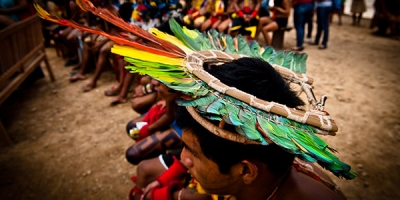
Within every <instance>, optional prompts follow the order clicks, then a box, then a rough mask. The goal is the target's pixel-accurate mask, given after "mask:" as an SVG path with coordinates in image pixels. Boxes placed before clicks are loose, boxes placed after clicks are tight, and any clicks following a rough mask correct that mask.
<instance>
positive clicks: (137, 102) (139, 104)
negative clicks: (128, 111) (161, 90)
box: [131, 86, 161, 114]
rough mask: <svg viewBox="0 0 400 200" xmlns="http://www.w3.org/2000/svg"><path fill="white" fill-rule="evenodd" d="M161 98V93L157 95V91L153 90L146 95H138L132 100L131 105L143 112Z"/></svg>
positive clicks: (136, 110)
mask: <svg viewBox="0 0 400 200" xmlns="http://www.w3.org/2000/svg"><path fill="white" fill-rule="evenodd" d="M142 87H143V86H142ZM160 99H161V97H160V95H157V93H156V92H153V93H150V94H146V95H144V96H137V97H135V98H133V99H132V100H131V106H132V109H133V110H134V111H135V112H137V113H141V114H142V113H145V112H147V111H148V110H149V109H150V107H151V106H152V105H153V104H154V103H156V102H157V101H158V100H160Z"/></svg>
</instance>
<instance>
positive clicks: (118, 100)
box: [110, 96, 126, 106]
mask: <svg viewBox="0 0 400 200" xmlns="http://www.w3.org/2000/svg"><path fill="white" fill-rule="evenodd" d="M120 103H126V98H122V97H119V96H118V97H115V98H114V99H113V100H112V101H111V102H110V106H115V105H118V104H120Z"/></svg>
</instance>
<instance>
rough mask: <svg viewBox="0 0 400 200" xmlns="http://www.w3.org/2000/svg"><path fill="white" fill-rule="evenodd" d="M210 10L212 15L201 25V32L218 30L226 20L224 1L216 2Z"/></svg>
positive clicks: (218, 0)
mask: <svg viewBox="0 0 400 200" xmlns="http://www.w3.org/2000/svg"><path fill="white" fill-rule="evenodd" d="M211 4H212V6H211V8H210V10H211V15H210V17H209V18H208V19H206V21H205V22H204V23H203V24H202V25H201V27H200V31H201V32H204V31H206V30H208V29H210V28H212V29H217V28H218V26H219V25H220V24H221V22H222V21H223V20H224V18H225V16H224V10H225V4H224V1H223V0H214V1H213V2H212V3H211Z"/></svg>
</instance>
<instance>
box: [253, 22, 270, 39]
mask: <svg viewBox="0 0 400 200" xmlns="http://www.w3.org/2000/svg"><path fill="white" fill-rule="evenodd" d="M271 22H273V20H272V19H271V18H269V17H261V18H260V20H259V21H258V27H257V31H256V36H255V37H254V39H255V40H258V38H259V37H260V32H262V29H263V27H265V26H266V25H267V24H269V23H271ZM264 38H265V35H264ZM265 42H267V41H265Z"/></svg>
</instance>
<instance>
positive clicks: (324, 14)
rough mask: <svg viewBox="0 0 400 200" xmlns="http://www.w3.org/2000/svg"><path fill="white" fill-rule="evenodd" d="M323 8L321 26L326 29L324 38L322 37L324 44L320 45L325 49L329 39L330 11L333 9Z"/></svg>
mask: <svg viewBox="0 0 400 200" xmlns="http://www.w3.org/2000/svg"><path fill="white" fill-rule="evenodd" d="M321 10H322V13H321V18H322V19H321V26H322V30H323V31H324V38H323V39H322V45H321V46H320V49H325V48H326V47H327V45H328V39H329V13H330V11H331V8H330V7H323V8H321Z"/></svg>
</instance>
